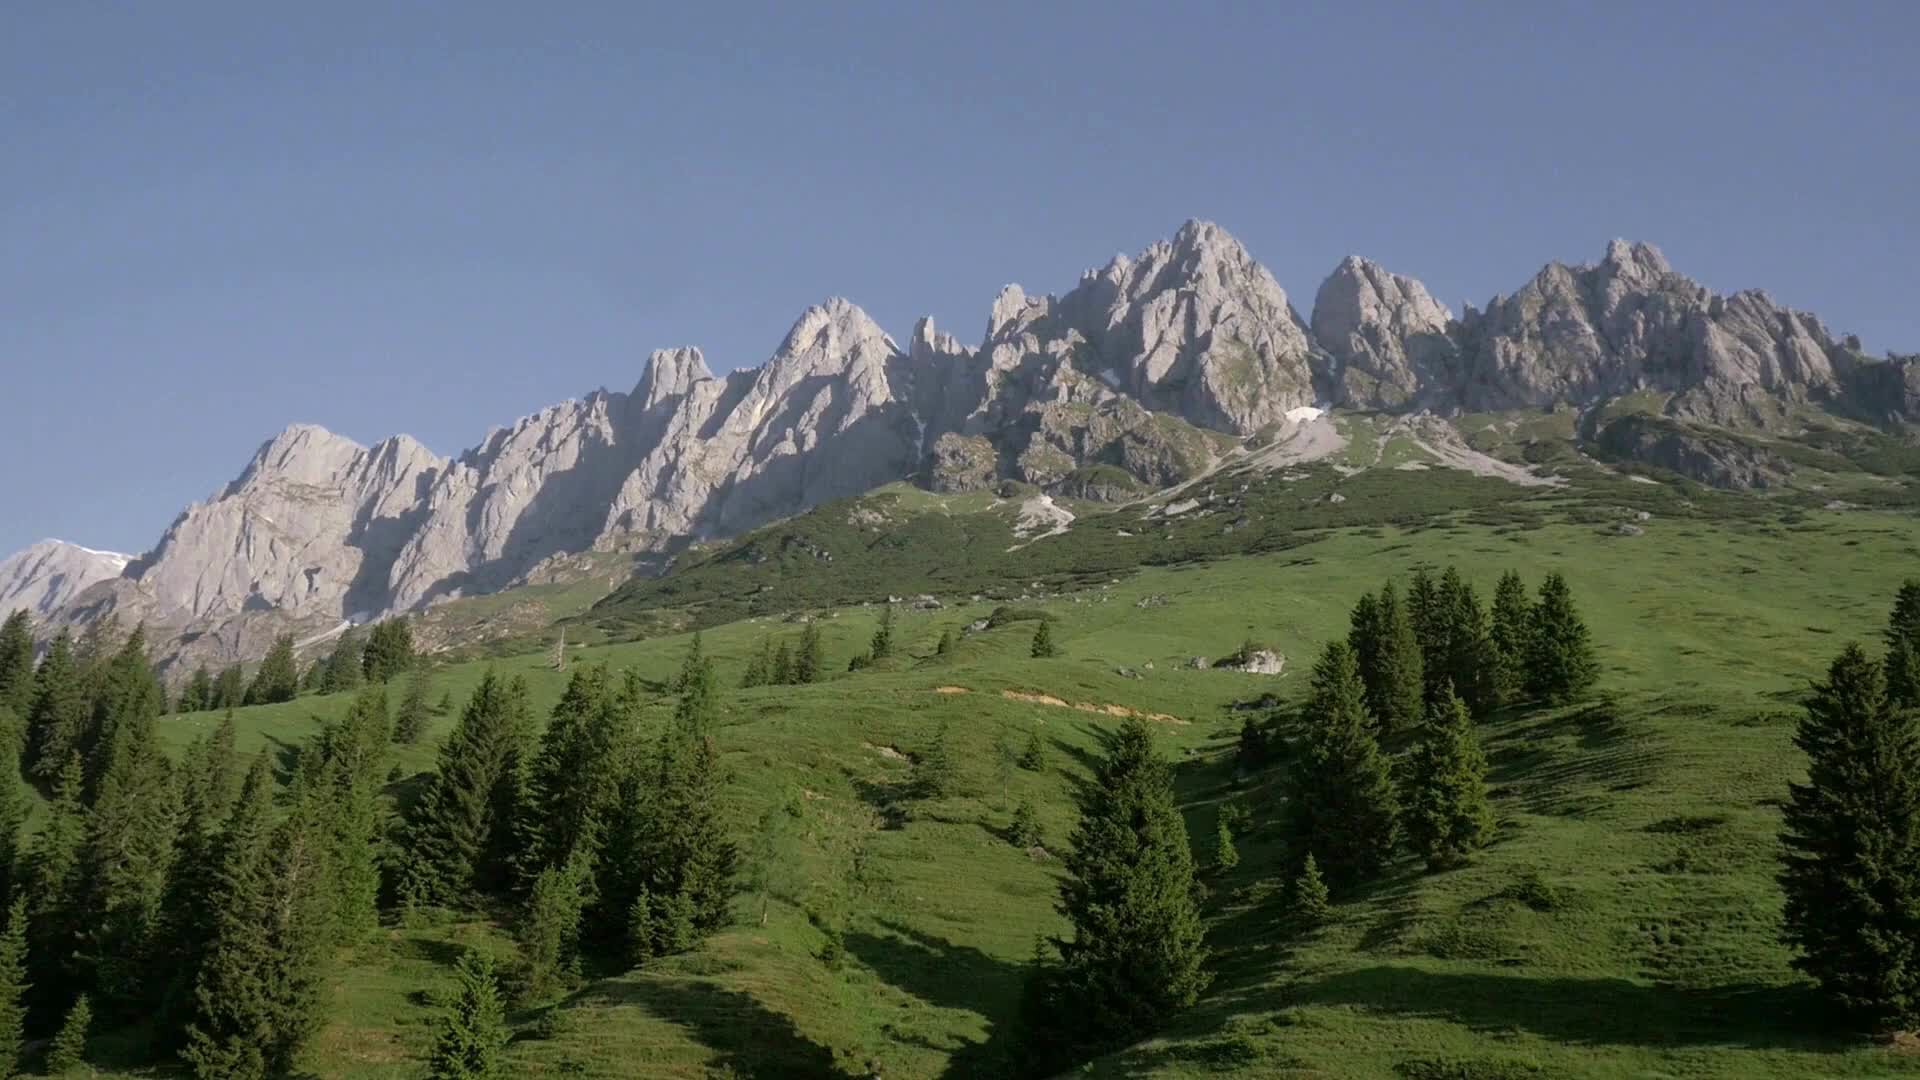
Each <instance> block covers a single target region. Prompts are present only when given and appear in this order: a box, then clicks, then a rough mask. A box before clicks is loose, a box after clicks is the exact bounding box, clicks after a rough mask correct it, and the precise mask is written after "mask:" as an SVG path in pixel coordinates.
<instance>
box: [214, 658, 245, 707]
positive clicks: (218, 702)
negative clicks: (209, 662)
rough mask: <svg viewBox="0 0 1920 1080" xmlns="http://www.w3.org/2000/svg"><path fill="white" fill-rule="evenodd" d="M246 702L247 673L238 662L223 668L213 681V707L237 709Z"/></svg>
mask: <svg viewBox="0 0 1920 1080" xmlns="http://www.w3.org/2000/svg"><path fill="white" fill-rule="evenodd" d="M246 703H247V675H246V672H245V671H243V670H241V667H240V665H239V664H234V665H233V666H231V667H228V668H225V669H223V670H222V671H221V672H220V677H219V678H218V679H216V680H214V683H213V708H215V709H237V708H239V707H240V706H242V705H245V704H246Z"/></svg>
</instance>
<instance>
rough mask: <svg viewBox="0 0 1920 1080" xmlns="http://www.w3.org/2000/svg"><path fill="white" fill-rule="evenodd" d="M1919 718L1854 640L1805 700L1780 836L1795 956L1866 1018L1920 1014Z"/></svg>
mask: <svg viewBox="0 0 1920 1080" xmlns="http://www.w3.org/2000/svg"><path fill="white" fill-rule="evenodd" d="M1916 724H1920V720H1917V719H1916V717H1915V715H1914V714H1913V713H1912V712H1909V711H1906V710H1900V709H1894V708H1891V707H1889V705H1888V703H1887V695H1886V684H1885V681H1884V677H1883V675H1882V672H1881V668H1880V665H1879V664H1878V663H1877V662H1875V661H1874V660H1872V659H1870V658H1869V657H1868V656H1867V654H1866V652H1865V651H1864V650H1863V649H1861V648H1860V647H1859V646H1858V645H1849V646H1847V647H1846V649H1845V650H1844V651H1842V652H1841V653H1840V655H1839V656H1838V657H1837V658H1835V660H1834V661H1833V664H1832V666H1830V667H1829V668H1828V669H1827V678H1826V681H1825V682H1823V683H1820V684H1817V685H1816V686H1815V687H1814V689H1813V696H1812V698H1811V700H1809V701H1808V702H1807V706H1806V716H1805V717H1803V718H1802V719H1801V721H1800V725H1799V728H1798V730H1797V731H1796V733H1795V735H1794V742H1795V744H1796V745H1798V746H1799V747H1800V749H1801V750H1803V751H1805V752H1806V755H1807V782H1806V783H1804V784H1789V785H1788V794H1789V799H1788V803H1787V806H1786V808H1785V811H1784V814H1783V818H1784V821H1783V824H1782V827H1781V833H1780V841H1781V845H1782V846H1783V847H1784V848H1785V849H1786V850H1785V853H1784V855H1783V857H1782V862H1783V869H1782V871H1781V874H1780V883H1781V886H1782V887H1783V889H1784V890H1785V892H1786V897H1787V902H1786V912H1785V918H1786V931H1785V937H1786V940H1787V941H1788V943H1790V944H1791V945H1793V946H1794V947H1795V949H1796V950H1797V951H1798V955H1797V956H1796V957H1795V958H1794V961H1793V964H1794V966H1795V967H1796V968H1798V969H1799V970H1800V971H1802V972H1804V973H1806V974H1807V975H1810V976H1812V977H1813V978H1814V979H1816V980H1818V981H1819V983H1820V984H1821V986H1822V987H1823V988H1824V989H1825V990H1826V991H1827V993H1828V994H1830V995H1832V996H1833V998H1834V999H1835V1000H1836V1001H1837V1002H1839V1003H1840V1005H1841V1006H1843V1007H1844V1008H1846V1009H1847V1010H1848V1011H1850V1012H1851V1013H1853V1014H1854V1015H1856V1016H1857V1017H1859V1018H1860V1019H1861V1020H1862V1021H1864V1022H1867V1023H1869V1024H1873V1025H1876V1026H1880V1027H1885V1028H1889V1029H1905V1028H1911V1027H1913V1025H1914V1023H1915V1022H1916V1020H1920V775H1917V774H1916V765H1917V764H1920V731H1916Z"/></svg>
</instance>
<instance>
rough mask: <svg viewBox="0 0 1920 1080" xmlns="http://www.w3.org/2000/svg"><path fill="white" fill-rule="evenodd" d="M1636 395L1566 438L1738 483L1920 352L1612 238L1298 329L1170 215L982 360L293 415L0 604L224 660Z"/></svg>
mask: <svg viewBox="0 0 1920 1080" xmlns="http://www.w3.org/2000/svg"><path fill="white" fill-rule="evenodd" d="M1638 391H1648V392H1652V393H1653V394H1654V395H1655V396H1656V397H1657V400H1658V403H1659V404H1658V406H1657V408H1658V409H1659V411H1660V413H1661V415H1659V416H1656V417H1643V418H1640V419H1634V420H1630V421H1616V422H1614V423H1611V424H1610V425H1608V426H1606V427H1605V428H1603V429H1602V430H1599V431H1589V436H1590V437H1591V438H1592V439H1594V441H1595V443H1596V445H1597V447H1598V449H1599V450H1600V451H1601V452H1603V453H1606V454H1610V455H1612V456H1615V457H1618V458H1623V459H1628V460H1634V461H1642V462H1648V463H1652V464H1658V465H1661V466H1663V467H1666V468H1672V469H1677V470H1679V471H1682V472H1686V473H1688V474H1689V475H1694V476H1698V477H1700V478H1702V479H1706V480H1708V481H1709V482H1712V483H1719V484H1723V485H1727V486H1756V485H1760V484H1767V483H1773V482H1776V481H1777V480H1779V479H1781V478H1783V477H1784V476H1785V474H1786V473H1785V470H1786V465H1785V463H1784V462H1783V461H1779V460H1778V459H1775V458H1773V457H1772V456H1771V455H1768V454H1765V453H1761V452H1757V451H1754V450H1753V448H1752V447H1751V445H1750V444H1743V443H1741V442H1740V441H1739V440H1732V439H1723V438H1720V437H1718V436H1716V435H1715V434H1714V432H1715V431H1716V430H1721V429H1723V428H1726V427H1737V426H1746V427H1753V426H1766V425H1769V424H1773V423H1776V422H1778V421H1779V420H1780V419H1781V418H1782V417H1784V416H1787V415H1789V414H1790V412H1791V410H1793V409H1794V408H1796V407H1800V406H1809V405H1811V406H1819V407H1823V408H1827V409H1830V410H1832V411H1834V412H1838V413H1842V414H1844V415H1847V416H1850V417H1853V418H1856V419H1863V420H1866V421H1868V422H1871V423H1876V424H1881V425H1886V426H1893V425H1899V424H1904V423H1907V422H1911V421H1913V420H1915V419H1916V418H1917V417H1920V359H1917V358H1911V357H1909V358H1889V359H1887V360H1884V361H1878V360H1869V359H1867V358H1865V357H1863V356H1861V355H1860V353H1859V349H1858V343H1857V342H1854V341H1852V340H1851V339H1845V340H1841V341H1838V342H1836V341H1835V340H1834V338H1833V337H1832V335H1830V334H1829V333H1828V332H1827V330H1826V329H1825V328H1824V327H1822V326H1821V325H1820V323H1819V322H1818V320H1816V319H1814V318H1812V317H1811V316H1808V315H1804V314H1800V313H1797V312H1792V311H1789V310H1787V309H1784V308H1782V307H1780V306H1778V305H1776V304H1774V303H1773V302H1772V301H1771V300H1769V299H1768V298H1767V297H1766V296H1765V295H1764V294H1762V293H1758V292H1743V293H1737V294H1734V295H1732V296H1728V297H1721V296H1716V295H1715V294H1713V293H1711V292H1709V291H1708V290H1707V289H1705V288H1703V287H1701V286H1699V285H1697V284H1695V283H1694V282H1692V281H1690V280H1688V279H1687V278H1685V277H1682V276H1681V275H1679V274H1677V273H1675V272H1674V271H1673V270H1672V268H1671V267H1669V266H1668V265H1667V262H1666V260H1665V258H1663V257H1662V256H1661V254H1660V253H1659V252H1658V251H1657V250H1655V249H1654V248H1652V247H1650V246H1648V245H1645V244H1627V243H1624V242H1621V241H1615V242H1614V243H1613V244H1611V245H1609V247H1608V248H1607V251H1606V254H1605V257H1604V258H1603V259H1602V260H1601V261H1600V262H1599V263H1597V264H1594V265H1591V266H1578V267H1569V266H1564V265H1561V264H1557V263H1556V264H1552V265H1549V266H1547V267H1546V268H1545V269H1543V270H1541V271H1540V273H1539V274H1537V275H1536V276H1535V277H1534V278H1533V280H1532V281H1530V282H1529V283H1527V284H1526V285H1525V286H1524V287H1523V288H1521V289H1520V290H1519V291H1518V292H1516V293H1514V294H1513V295H1512V296H1508V297H1495V298H1494V299H1493V300H1492V301H1491V302H1489V303H1488V304H1487V306H1486V308H1485V309H1484V310H1475V309H1474V308H1471V307H1469V308H1468V309H1467V310H1466V311H1465V312H1464V313H1463V314H1462V316H1461V317H1460V318H1457V319H1456V318H1454V317H1453V316H1452V314H1451V313H1450V312H1449V311H1448V310H1447V309H1446V308H1445V307H1444V306H1442V305H1441V304H1440V303H1438V302H1437V301H1436V300H1435V299H1434V298H1433V296H1432V294H1431V293H1429V292H1428V290H1427V289H1426V288H1425V287H1424V286H1423V285H1421V284H1420V283H1419V282H1418V281H1415V280H1413V279H1412V278H1408V277H1404V276H1401V275H1398V274H1394V273H1391V272H1389V271H1388V270H1386V269H1384V268H1382V267H1380V266H1378V265H1376V264H1374V263H1371V262H1368V261H1366V260H1364V259H1360V258H1348V259H1346V260H1345V261H1343V262H1342V263H1341V264H1340V265H1339V266H1338V267H1337V268H1336V269H1335V270H1334V272H1333V274H1332V275H1331V276H1330V277H1329V278H1328V279H1327V280H1326V281H1325V283H1323V284H1322V285H1321V286H1320V289H1319V291H1318V293H1317V295H1316V296H1315V298H1314V305H1313V313H1312V322H1311V325H1309V324H1308V323H1307V322H1305V321H1303V320H1302V319H1301V318H1300V316H1299V315H1298V314H1297V313H1296V312H1295V311H1294V309H1293V307H1292V305H1291V304H1290V303H1289V301H1288V299H1287V295H1286V293H1285V291H1284V290H1282V289H1281V288H1280V286H1279V284H1278V283H1277V282H1276V281H1275V280H1274V279H1273V277H1272V275H1271V274H1269V273H1268V272H1267V271H1266V270H1265V269H1264V268H1262V267H1261V266H1260V264H1259V263H1257V262H1255V261H1254V259H1253V258H1252V256H1251V255H1249V254H1248V253H1247V251H1246V249H1245V248H1244V247H1242V246H1241V245H1240V243H1239V242H1238V241H1236V240H1234V239H1233V237H1231V236H1229V235H1228V234H1227V233H1226V232H1225V231H1224V230H1222V229H1220V228H1219V227H1218V226H1216V225H1213V224H1210V223H1207V222H1199V221H1193V222H1188V223H1187V224H1186V225H1184V226H1183V227H1182V228H1181V229H1180V230H1179V231H1178V233H1177V234H1176V235H1175V236H1174V237H1173V238H1172V239H1171V240H1168V241H1164V242H1161V243H1157V244H1154V245H1152V246H1150V247H1148V248H1147V249H1146V250H1145V251H1143V252H1141V253H1140V254H1139V255H1138V256H1136V257H1132V258H1129V257H1126V256H1118V257H1115V258H1114V259H1113V260H1112V261H1110V262H1108V263H1107V264H1106V265H1105V266H1103V267H1101V268H1099V269H1097V270H1089V271H1088V272H1087V273H1086V274H1084V275H1083V276H1082V277H1081V279H1080V281H1079V283H1078V284H1077V285H1076V286H1075V287H1074V288H1073V289H1072V290H1070V291H1069V292H1067V293H1065V294H1064V295H1061V296H1058V297H1055V296H1049V295H1033V294H1029V293H1027V292H1026V291H1025V290H1024V289H1022V288H1021V287H1020V286H1018V285H1009V286H1007V287H1006V288H1005V289H1003V290H1002V291H1001V292H1000V294H999V296H998V297H996V298H995V299H994V301H993V303H992V305H991V307H990V310H989V313H988V318H987V325H986V330H985V333H984V335H983V337H982V339H981V342H980V344H979V346H978V347H968V346H966V345H963V344H962V343H961V342H960V341H958V340H957V339H956V338H955V337H954V336H953V335H951V334H948V333H943V332H941V331H940V330H938V329H937V328H936V327H935V326H934V324H933V322H932V320H930V319H922V320H920V322H919V323H918V324H916V325H915V326H914V328H913V331H912V333H911V335H910V336H909V337H908V338H907V341H906V345H905V347H904V348H903V347H902V346H901V345H899V344H897V343H896V342H895V341H894V340H893V339H891V338H890V337H888V336H887V334H886V333H884V332H883V331H882V330H881V329H880V327H879V326H878V325H877V324H875V323H874V321H873V320H872V319H870V318H868V317H867V315H866V313H865V312H863V311H861V310H860V309H859V308H858V307H856V306H854V305H853V304H851V303H849V302H848V301H846V300H841V299H833V300H829V301H827V302H826V303H824V304H821V305H819V306H816V307H813V308H809V309H808V310H807V311H806V312H804V313H803V314H802V315H801V316H800V318H799V319H798V320H797V321H796V322H795V323H794V324H793V327H792V329H791V330H790V331H788V333H787V335H786V338H785V339H784V340H783V341H782V342H781V343H780V345H779V347H778V348H777V349H776V350H775V351H774V353H773V355H772V356H771V357H770V358H769V359H768V360H767V361H766V362H765V363H764V364H762V365H760V366H759V367H748V368H740V369H738V370H733V371H730V372H728V373H727V374H725V375H719V376H716V375H715V374H714V373H713V371H712V370H711V369H710V368H709V367H708V364H707V360H706V358H705V357H704V356H702V354H701V353H700V351H699V350H698V349H691V348H683V349H670V350H661V351H657V352H655V353H653V354H652V355H651V356H650V357H649V359H648V361H647V364H646V367H645V370H644V371H643V373H642V374H641V377H640V379H639V382H638V383H637V384H636V385H635V386H634V387H633V389H632V390H631V391H629V392H624V393H622V392H613V391H607V390H601V391H598V392H596V393H594V394H592V395H589V396H588V397H586V398H585V399H583V400H579V401H569V402H564V403H562V404H559V405H555V406H553V407H551V408H548V409H544V410H542V411H540V412H538V413H535V414H533V415H531V416H528V417H526V418H524V419H522V420H520V421H518V422H517V423H515V424H513V425H511V426H509V427H504V428H499V429H496V430H494V431H492V432H491V433H489V434H488V435H487V437H486V438H485V439H484V440H482V441H481V443H480V444H479V445H478V446H476V447H474V448H472V449H470V450H467V451H465V452H463V453H461V454H460V455H458V456H457V457H455V458H453V459H451V460H449V459H444V458H440V457H438V456H436V455H434V454H433V453H431V452H430V451H428V450H427V449H426V448H425V447H423V446H421V445H420V444H419V443H418V442H415V441H414V440H412V439H409V438H407V437H405V436H398V437H395V438H392V439H388V440H386V441H385V442H382V443H380V444H378V445H377V446H374V447H372V448H365V447H361V446H359V445H357V444H355V443H353V442H351V441H349V440H347V439H344V438H341V437H339V436H336V435H333V434H330V433H328V432H326V431H324V430H322V429H320V428H317V427H312V426H307V425H296V426H294V427H290V428H288V429H287V430H286V431H284V432H283V433H281V434H280V435H279V436H277V437H275V438H274V439H272V440H271V441H269V442H268V443H267V444H266V445H264V446H263V447H262V448H261V449H260V451H259V452H258V453H257V454H256V455H255V456H254V459H253V461H252V462H251V463H250V464H249V465H248V466H247V468H246V469H245V470H244V471H243V472H242V473H241V475H240V476H239V477H238V478H237V479H236V480H234V481H233V482H232V483H230V484H228V485H227V486H226V487H225V488H223V489H222V490H220V491H219V492H218V493H216V494H215V495H214V496H213V497H211V498H210V499H208V500H207V501H205V502H203V503H197V504H195V505H193V506H191V507H189V508H188V509H187V510H186V511H185V512H184V513H183V514H182V515H181V516H180V518H179V519H178V520H177V521H175V522H174V524H173V525H172V527H171V528H169V529H168V530H167V532H166V534H165V535H164V536H163V537H162V538H161V540H160V542H159V544H158V545H157V546H156V547H155V548H154V550H153V551H152V552H150V553H149V554H147V555H145V556H143V557H142V558H140V559H138V560H134V561H133V562H131V563H124V562H122V563H115V562H113V560H112V558H108V559H106V560H105V561H100V560H95V559H89V558H82V557H80V556H78V555H76V554H75V552H82V551H84V549H78V548H71V546H70V545H68V546H64V547H62V548H61V549H58V550H55V551H53V552H51V553H48V552H41V551H39V550H38V549H35V550H34V551H30V552H27V553H23V554H22V555H20V556H16V557H14V558H13V559H10V560H8V562H7V563H5V564H0V566H4V568H5V569H6V574H5V575H4V576H0V601H3V602H6V603H12V604H15V605H24V606H30V607H33V608H34V609H35V610H37V611H41V612H43V613H49V614H51V615H52V620H51V621H52V622H53V623H56V624H58V623H62V622H65V623H74V622H84V621H86V620H88V619H94V618H100V617H104V616H106V615H109V614H112V615H114V616H116V617H119V618H120V619H121V620H122V622H123V623H125V622H131V621H145V622H147V623H148V624H149V627H150V633H152V636H154V637H156V638H159V637H162V636H163V635H162V634H161V633H160V632H159V629H160V628H167V629H172V630H174V631H176V632H177V636H178V639H179V640H187V639H192V640H195V641H199V642H202V643H208V644H206V645H205V647H206V648H208V649H213V650H215V652H214V653H213V654H211V655H209V656H208V657H207V658H209V659H213V660H225V659H231V658H233V657H234V656H246V655H251V654H253V653H255V652H258V651H260V650H261V649H263V648H264V643H265V642H266V641H267V640H270V638H271V636H272V634H273V633H275V632H281V631H282V630H283V629H284V628H287V627H295V628H298V629H299V630H300V632H302V633H307V632H312V633H322V632H325V631H326V630H328V629H330V628H333V627H337V626H338V625H339V622H340V620H342V619H346V618H363V617H367V616H371V615H374V614H378V613H382V612H390V611H405V610H413V609H418V608H420V607H422V606H424V605H428V604H431V603H433V602H435V601H437V600H441V599H444V598H449V597H454V596H459V595H464V594H471V593H481V592H490V591H494V590H497V589H500V588H503V587H505V586H507V585H509V584H512V583H514V582H516V581H518V580H521V579H523V578H524V577H525V575H527V574H528V573H530V572H532V571H534V569H535V568H536V567H540V566H543V565H551V564H552V561H553V560H554V559H556V558H560V557H564V556H568V555H574V554H579V553H582V552H587V551H593V550H601V551H645V552H656V553H664V552H671V551H673V550H675V549H676V547H677V545H680V544H683V543H685V542H687V541H689V540H693V539H700V538H710V537H719V536H725V535H729V534H732V533H737V532H740V531H743V530H746V529H749V528H752V527H754V526H757V525H760V524H763V523H765V522H767V521H769V520H771V519H773V518H777V517H780V516H783V515H787V514H792V513H796V512H799V511H801V510H804V509H807V508H809V507H811V506H814V505H816V504H818V503H820V502H823V501H825V500H829V499H833V498H836V497H840V496H845V495H852V494H857V493H859V492H863V491H866V490H868V489H870V488H872V487H874V486H877V485H879V484H883V483H887V482H890V481H896V480H902V479H909V478H912V479H917V480H919V481H920V482H922V483H924V484H926V485H927V486H929V487H931V488H933V489H935V490H939V491H970V490H981V489H990V488H997V487H998V486H1000V485H1001V484H1003V483H1006V482H1009V481H1021V482H1024V483H1028V484H1033V485H1037V486H1039V487H1041V488H1042V489H1043V490H1045V491H1046V492H1048V493H1050V494H1059V495H1075V496H1079V497H1096V498H1104V499H1126V498H1131V497H1134V496H1135V492H1136V491H1138V490H1151V489H1154V488H1160V487H1165V486H1168V485H1171V484H1175V483H1178V482H1180V481H1182V480H1185V479H1188V478H1190V477H1192V476H1195V475H1197V474H1199V473H1201V472H1204V471H1206V470H1208V469H1211V468H1213V467H1214V466H1216V465H1217V464H1218V463H1219V462H1220V461H1221V460H1223V459H1224V458H1225V457H1226V456H1227V455H1229V454H1232V453H1235V452H1236V451H1237V450H1238V448H1239V447H1240V446H1241V444H1242V442H1243V440H1245V439H1247V437H1249V436H1260V437H1262V438H1265V437H1267V436H1270V435H1273V434H1276V433H1281V432H1285V431H1289V430H1294V429H1295V428H1297V427H1298V422H1297V421H1296V419H1295V418H1299V417H1305V416H1309V415H1310V414H1312V415H1317V412H1318V410H1317V409H1316V408H1315V406H1320V407H1327V406H1345V407H1349V408H1359V409H1368V410H1390V411H1399V412H1408V411H1412V410H1417V409H1431V410H1433V411H1435V412H1439V413H1445V412H1449V411H1456V410H1483V409H1484V410H1494V409H1514V408H1542V407H1549V406H1555V405H1560V404H1563V403H1564V404H1570V405H1573V406H1575V407H1580V408H1585V407H1587V406H1591V405H1594V404H1597V403H1600V402H1604V401H1607V400H1609V399H1612V398H1615V397H1618V396H1620V395H1623V394H1628V393H1634V392H1638ZM1639 411H1640V412H1644V411H1645V410H1644V409H1641V410H1639ZM1290 414H1291V415H1290ZM1594 415H1597V414H1594ZM1435 423H1439V421H1437V420H1436V421H1435ZM1716 426H1717V427H1716ZM222 650H224V652H225V655H220V651H222ZM162 652H163V654H164V649H163V650H162Z"/></svg>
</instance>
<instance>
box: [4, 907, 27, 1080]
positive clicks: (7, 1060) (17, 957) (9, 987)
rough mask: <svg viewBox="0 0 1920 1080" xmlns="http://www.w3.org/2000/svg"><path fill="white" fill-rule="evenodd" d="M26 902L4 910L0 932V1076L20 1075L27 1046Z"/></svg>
mask: <svg viewBox="0 0 1920 1080" xmlns="http://www.w3.org/2000/svg"><path fill="white" fill-rule="evenodd" d="M30 989H32V987H31V986H30V985H29V984H28V982H27V900H26V897H24V896H21V897H15V898H14V900H13V902H12V903H11V904H10V905H8V907H7V925H6V929H5V930H4V931H0V1076H8V1077H11V1076H18V1075H19V1074H20V1051H21V1050H22V1048H23V1047H24V1045H25V1042H26V1027H27V992H28V991H29V990H30Z"/></svg>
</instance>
